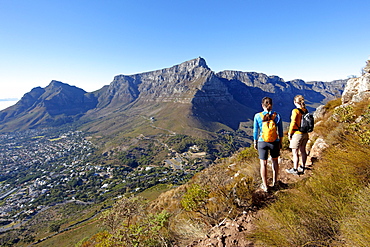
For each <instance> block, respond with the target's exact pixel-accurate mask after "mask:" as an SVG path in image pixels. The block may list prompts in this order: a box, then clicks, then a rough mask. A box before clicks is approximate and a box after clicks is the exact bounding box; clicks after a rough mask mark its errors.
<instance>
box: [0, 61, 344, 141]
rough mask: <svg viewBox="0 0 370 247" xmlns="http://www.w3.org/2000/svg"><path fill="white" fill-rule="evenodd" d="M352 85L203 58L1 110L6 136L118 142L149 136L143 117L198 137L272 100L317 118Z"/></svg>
mask: <svg viewBox="0 0 370 247" xmlns="http://www.w3.org/2000/svg"><path fill="white" fill-rule="evenodd" d="M346 82H347V80H337V81H333V82H307V83H306V82H304V81H303V80H293V81H288V82H285V81H284V80H283V79H282V78H280V77H278V76H268V75H265V74H263V73H257V72H242V71H233V70H225V71H221V72H217V73H216V72H214V71H212V70H211V69H210V68H209V67H208V65H207V63H206V61H205V59H204V58H201V57H198V58H195V59H192V60H189V61H185V62H183V63H181V64H178V65H174V66H172V67H169V68H164V69H160V70H155V71H149V72H144V73H139V74H133V75H117V76H115V77H114V79H113V81H112V82H111V83H110V84H109V85H105V86H103V87H102V88H101V89H99V90H97V91H95V92H91V93H88V92H86V91H84V90H83V89H80V88H77V87H75V86H69V85H68V84H65V83H62V82H58V81H52V82H51V83H50V84H49V85H48V86H47V87H46V88H44V89H43V88H40V87H37V88H34V89H32V90H31V91H30V92H29V93H26V94H25V95H24V96H23V97H22V99H21V100H20V101H19V102H17V104H15V105H14V106H11V107H9V108H7V109H5V110H3V111H1V112H0V132H6V131H8V132H9V131H10V132H11V131H17V130H22V129H31V128H42V127H49V126H59V125H63V124H66V123H75V124H77V125H78V126H80V127H81V128H83V129H84V130H87V131H93V132H101V133H103V134H107V135H111V134H114V135H115V134H117V133H120V132H122V131H124V132H130V131H131V132H132V131H133V130H134V129H136V128H140V127H139V126H141V127H142V129H143V131H145V130H148V123H145V121H143V117H144V118H146V119H148V118H151V117H153V118H154V119H156V125H157V126H158V127H162V128H169V129H174V131H176V132H179V133H187V134H190V135H199V134H200V133H202V134H201V135H203V134H205V133H208V134H205V135H212V133H213V132H216V131H218V130H220V129H228V130H236V129H238V128H239V127H240V125H241V124H242V122H250V121H251V120H252V118H253V115H254V113H255V112H256V111H260V103H259V102H260V100H261V98H262V97H264V96H270V97H272V98H273V100H274V105H275V106H276V110H277V111H279V112H280V113H281V114H283V115H284V116H285V115H288V112H289V111H291V108H292V107H293V105H292V104H290V102H289V101H287V99H289V98H291V99H293V97H294V96H295V95H296V94H302V95H304V96H305V98H306V100H307V103H308V106H309V109H310V110H311V111H313V110H314V109H315V108H316V106H318V105H320V104H322V103H325V102H326V101H328V100H331V99H333V98H337V97H340V95H341V93H342V92H343V90H344V86H345V84H346ZM169 112H171V113H169ZM140 116H141V118H140ZM285 121H288V119H287V117H285ZM174 123H175V124H174ZM211 126H212V127H211Z"/></svg>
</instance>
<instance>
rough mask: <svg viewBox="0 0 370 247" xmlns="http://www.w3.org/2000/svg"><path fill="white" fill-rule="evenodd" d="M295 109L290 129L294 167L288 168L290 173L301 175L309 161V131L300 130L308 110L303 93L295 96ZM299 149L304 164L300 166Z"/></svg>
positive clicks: (289, 135)
mask: <svg viewBox="0 0 370 247" xmlns="http://www.w3.org/2000/svg"><path fill="white" fill-rule="evenodd" d="M294 105H295V106H296V108H295V109H293V110H292V115H291V121H290V126H289V131H288V137H289V141H290V145H289V147H290V148H291V149H292V153H293V165H294V167H293V168H290V169H286V171H287V172H288V173H291V174H294V175H299V174H300V173H304V169H305V166H306V161H307V152H306V144H307V141H308V133H304V132H301V131H299V129H300V126H301V121H302V115H303V114H304V113H306V112H308V110H307V109H306V105H305V103H304V97H303V96H302V95H297V96H295V97H294ZM299 151H300V152H301V156H302V165H300V166H299V167H298V164H299Z"/></svg>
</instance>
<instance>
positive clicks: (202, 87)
mask: <svg viewBox="0 0 370 247" xmlns="http://www.w3.org/2000/svg"><path fill="white" fill-rule="evenodd" d="M202 92H203V93H202ZM195 95H197V97H200V98H202V97H205V96H206V95H207V96H209V97H228V98H230V97H232V96H231V95H230V94H229V93H228V91H227V87H226V86H225V85H223V84H222V83H221V82H220V81H218V80H217V78H216V77H215V76H214V73H213V72H212V71H211V70H210V69H209V68H208V66H207V64H206V62H205V60H204V59H203V58H197V59H193V60H190V61H187V62H184V63H182V64H179V65H176V66H173V67H171V68H167V69H162V70H157V71H152V72H147V73H141V74H136V75H131V76H126V75H118V76H116V77H115V78H114V80H113V82H112V83H111V84H110V85H109V87H108V89H107V90H106V91H105V93H104V94H103V95H101V96H100V97H99V104H98V107H101V108H103V107H115V106H117V105H122V104H123V105H125V104H129V103H131V102H133V101H135V100H141V101H146V102H151V101H154V102H178V103H191V102H192V101H193V99H194V97H195Z"/></svg>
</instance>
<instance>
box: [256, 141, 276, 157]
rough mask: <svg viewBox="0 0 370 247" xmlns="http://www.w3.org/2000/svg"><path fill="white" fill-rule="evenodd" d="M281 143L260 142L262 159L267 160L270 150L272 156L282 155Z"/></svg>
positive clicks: (259, 152) (259, 147)
mask: <svg viewBox="0 0 370 247" xmlns="http://www.w3.org/2000/svg"><path fill="white" fill-rule="evenodd" d="M279 145H280V143H279V142H278V141H277V142H258V146H257V147H258V154H259V158H260V160H267V157H268V154H269V150H270V155H271V158H277V157H279V155H280V147H279Z"/></svg>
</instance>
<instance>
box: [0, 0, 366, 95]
mask: <svg viewBox="0 0 370 247" xmlns="http://www.w3.org/2000/svg"><path fill="white" fill-rule="evenodd" d="M369 9H370V1H368V0H361V1H359V0H350V1H347V0H342V1H337V0H335V1H334V0H320V1H316V0H310V1H303V0H294V1H293V0H281V1H278V0H244V1H238V0H229V1H217V0H196V1H193V0H186V1H185V0H184V1H180V0H156V1H154V0H146V1H145V0H132V1H125V0H120V1H119V0H106V1H103V0H100V1H95V0H63V1H62V0H60V1H57V0H55V1H50V0H32V1H29V0H0V99H4V98H20V97H22V96H23V94H25V93H27V92H29V91H30V90H31V89H32V88H34V87H37V86H41V87H46V86H47V85H48V84H49V83H50V82H51V80H59V81H62V82H64V83H68V84H70V85H74V86H77V87H80V88H82V89H84V90H86V91H88V92H92V91H94V90H97V89H100V88H101V87H103V86H104V85H107V84H109V83H110V82H111V81H112V80H113V77H114V76H115V75H118V74H125V75H131V74H135V73H141V72H147V71H152V70H157V69H162V68H167V67H171V66H173V65H176V64H179V63H182V62H184V61H187V60H190V59H194V58H197V57H199V56H201V57H203V58H205V59H206V61H207V64H208V66H209V67H210V68H211V69H212V70H214V71H215V72H218V71H222V70H240V71H246V72H247V71H256V72H261V73H265V74H267V75H277V76H280V77H282V78H283V79H284V80H285V81H288V80H292V79H303V80H305V81H311V80H321V81H331V80H334V79H345V78H347V77H348V76H350V75H360V71H361V68H362V67H363V66H365V62H366V60H367V59H369V55H370V32H369V31H368V29H369V24H370V14H369Z"/></svg>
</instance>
